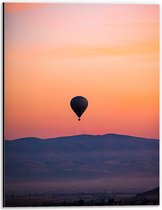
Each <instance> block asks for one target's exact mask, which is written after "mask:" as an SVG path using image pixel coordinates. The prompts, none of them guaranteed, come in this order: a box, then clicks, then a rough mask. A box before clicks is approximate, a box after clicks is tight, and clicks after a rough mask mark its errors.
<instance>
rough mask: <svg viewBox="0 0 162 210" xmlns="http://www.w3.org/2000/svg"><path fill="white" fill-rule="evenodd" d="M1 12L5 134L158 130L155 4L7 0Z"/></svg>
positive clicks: (154, 132)
mask: <svg viewBox="0 0 162 210" xmlns="http://www.w3.org/2000/svg"><path fill="white" fill-rule="evenodd" d="M4 20H5V69H4V73H5V84H4V86H5V89H4V93H5V122H4V126H5V139H15V138H20V137H25V136H35V137H40V138H47V137H56V136H65V135H76V134H82V133H88V134H104V133H110V132H113V133H120V134H127V135H134V136H142V137H149V138H159V6H158V5H126V4H125V5H111V4H103V5H100V4H94V5H93V4H55V3H52V4H49V3H48V4H47V3H42V4H38V3H36V4H34V3H28V4H25V3H5V15H4ZM76 95H83V96H85V97H86V98H87V99H88V101H89V107H88V109H87V110H86V112H85V113H84V115H83V116H82V120H81V121H80V122H78V120H77V117H76V116H75V114H74V113H73V111H72V110H71V108H70V105H69V103H70V100H71V98H72V97H74V96H76Z"/></svg>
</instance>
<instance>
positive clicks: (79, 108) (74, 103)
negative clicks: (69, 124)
mask: <svg viewBox="0 0 162 210" xmlns="http://www.w3.org/2000/svg"><path fill="white" fill-rule="evenodd" d="M70 106H71V108H72V110H73V111H74V112H75V114H76V115H77V116H78V117H79V119H78V120H80V117H81V116H82V114H83V113H84V111H85V110H86V108H87V106H88V100H87V99H86V98H85V97H83V96H76V97H74V98H72V99H71V101H70Z"/></svg>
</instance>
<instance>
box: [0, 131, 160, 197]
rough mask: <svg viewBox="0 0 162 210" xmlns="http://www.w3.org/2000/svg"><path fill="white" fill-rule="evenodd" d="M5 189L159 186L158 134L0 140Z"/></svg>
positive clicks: (135, 189)
mask: <svg viewBox="0 0 162 210" xmlns="http://www.w3.org/2000/svg"><path fill="white" fill-rule="evenodd" d="M4 172H5V173H4V176H5V193H6V194H7V193H17V192H22V193H27V192H39V191H41V192H43V191H50V192H51V191H52V192H54V193H69V192H70V193H81V192H86V193H92V192H93V193H99V192H102V193H104V192H105V193H112V192H124V193H125V192H129V193H134V194H135V193H142V192H145V191H149V190H151V189H154V188H156V187H158V186H159V140H158V139H145V138H139V137H133V136H126V135H118V134H106V135H78V136H68V137H60V138H50V139H39V138H32V137H29V138H22V139H16V140H12V141H11V140H10V141H9V140H5V141H4Z"/></svg>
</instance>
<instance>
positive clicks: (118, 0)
mask: <svg viewBox="0 0 162 210" xmlns="http://www.w3.org/2000/svg"><path fill="white" fill-rule="evenodd" d="M2 2H22V3H24V2H27V3H30V2H31V3H39V2H40V3H97V4H99V3H100V4H101V3H108V4H159V5H160V34H161V19H162V18H161V4H162V1H160V0H131V1H130V0H127V1H124V0H96V1H94V0H87V1H86V0H80V1H78V0H71V1H69V0H55V1H50V0H46V1H42V0H35V1H32V0H29V1H24V0H4V1H2ZM2 18H3V17H2V3H1V5H0V28H1V42H0V49H2V47H3V43H2V36H3V33H2V20H3V19H2ZM161 47H162V45H161V41H160V52H161V49H162V48H161ZM2 56H3V55H2V50H0V58H1V59H0V70H1V72H0V87H1V90H0V93H1V97H0V117H1V120H0V140H1V143H0V152H1V153H2V149H3V144H2V139H3V138H2V134H3V95H2V93H3V92H2V91H3V90H2V88H3V86H2V84H3V73H2V72H3V69H2V68H3V66H2V64H3V62H2V59H3V58H2ZM160 61H161V54H160ZM160 70H161V62H160ZM161 79H162V74H161V72H160V81H161ZM161 87H162V86H161V83H160V110H161V96H162V94H161ZM161 119H162V113H161V111H160V121H161ZM161 128H162V126H161V124H160V137H161V130H162V129H161ZM161 149H162V146H161V143H160V151H162V150H161ZM1 157H2V158H1V161H0V169H1V178H0V192H1V193H2V194H0V207H1V208H2V205H3V188H2V187H3V183H2V176H3V163H2V160H3V153H2V154H1ZM160 163H161V155H160ZM161 172H162V170H161V165H160V175H161ZM160 183H161V176H160ZM161 205H162V190H161V187H160V206H161ZM160 206H155V207H153V206H152V207H151V206H140V207H138V206H128V207H127V208H133V209H146V208H160ZM42 208H43V207H38V208H37V209H42ZM48 208H50V207H48ZM51 208H55V209H58V208H57V207H51ZM64 208H65V207H59V209H64ZM78 208H82V207H68V209H78ZM83 208H84V209H91V208H95V209H97V210H98V209H103V208H105V209H106V208H108V206H104V207H97V206H96V207H83ZM109 208H113V209H114V210H115V209H118V208H119V207H118V206H116V207H114V206H113V207H109ZM122 208H124V206H122ZM19 209H23V208H19ZM28 209H35V207H31V208H30V207H28Z"/></svg>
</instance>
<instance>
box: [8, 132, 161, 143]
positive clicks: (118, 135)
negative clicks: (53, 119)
mask: <svg viewBox="0 0 162 210" xmlns="http://www.w3.org/2000/svg"><path fill="white" fill-rule="evenodd" d="M85 136H86V137H105V136H106V137H112V136H116V137H122V138H130V137H131V138H138V139H145V140H159V139H157V138H146V137H141V136H132V135H126V134H118V133H106V134H95V135H94V134H78V135H72V136H60V137H50V138H39V137H32V136H29V137H21V138H17V139H10V140H9V139H5V141H17V140H26V139H32V140H54V139H62V138H71V137H72V138H73V137H85Z"/></svg>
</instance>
